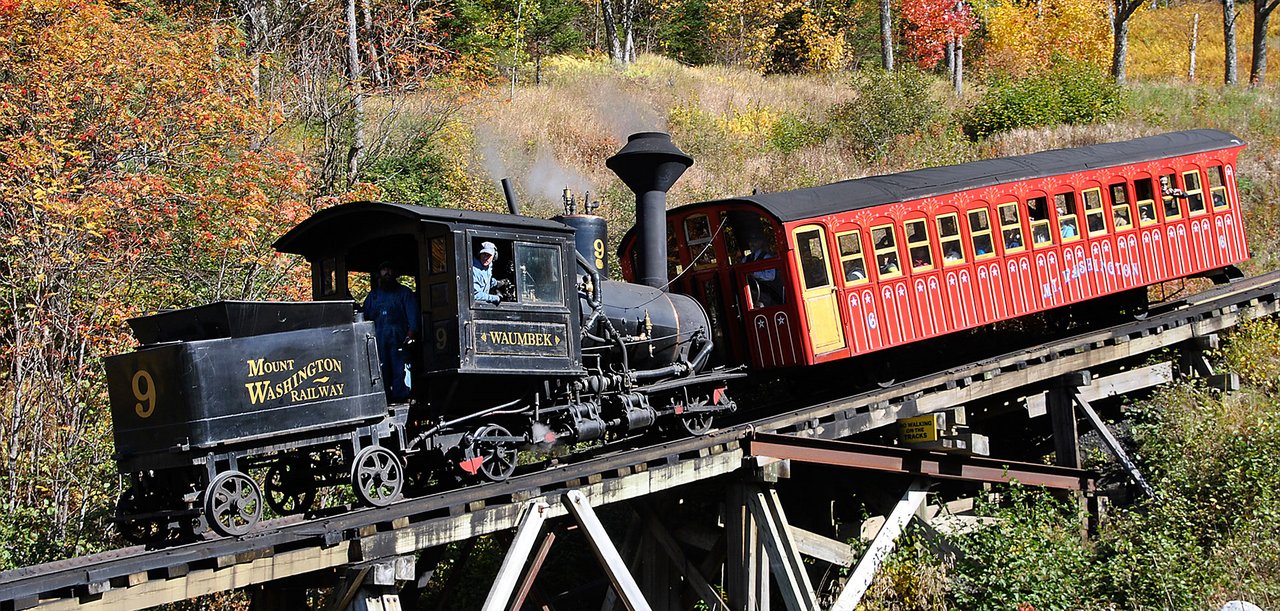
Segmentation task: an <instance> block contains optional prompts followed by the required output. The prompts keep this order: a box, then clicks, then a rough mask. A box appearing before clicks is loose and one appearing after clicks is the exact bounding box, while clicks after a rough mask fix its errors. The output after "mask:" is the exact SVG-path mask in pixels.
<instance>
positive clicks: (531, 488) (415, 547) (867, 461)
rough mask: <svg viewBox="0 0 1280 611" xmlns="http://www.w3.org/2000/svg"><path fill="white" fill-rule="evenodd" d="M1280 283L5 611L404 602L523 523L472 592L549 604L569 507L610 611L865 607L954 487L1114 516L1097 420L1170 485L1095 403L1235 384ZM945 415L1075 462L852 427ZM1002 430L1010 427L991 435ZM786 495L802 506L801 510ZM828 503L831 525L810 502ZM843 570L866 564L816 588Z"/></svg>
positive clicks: (77, 571) (1200, 297)
mask: <svg viewBox="0 0 1280 611" xmlns="http://www.w3.org/2000/svg"><path fill="white" fill-rule="evenodd" d="M1278 298H1280V272H1277V273H1271V274H1267V275H1264V276H1259V277H1255V278H1248V279H1244V280H1240V281H1237V282H1234V283H1231V284H1229V285H1223V286H1219V287H1215V288H1213V289H1211V290H1209V291H1206V292H1204V293H1200V294H1197V295H1194V296H1191V297H1188V298H1186V299H1184V300H1182V301H1179V302H1176V303H1175V304H1172V305H1171V306H1170V307H1168V308H1166V309H1165V310H1163V311H1157V312H1153V313H1152V314H1151V315H1150V316H1149V317H1148V318H1147V319H1145V320H1141V321H1135V322H1132V323H1128V324H1123V325H1119V326H1116V327H1111V328H1108V329H1103V330H1098V331H1092V332H1089V333H1085V334H1083V335H1078V336H1074V337H1070V338H1067V339H1062V340H1058V341H1054V342H1051V343H1048V344H1045V345H1041V346H1038V347H1035V348H1031V349H1026V350H1021V351H1018V352H1015V353H1010V354H1006V355H1003V356H999V357H995V358H989V359H986V360H982V361H978V362H973V363H969V364H967V365H963V366H960V367H953V368H949V369H947V370H945V371H938V372H936V373H933V374H931V375H927V376H923V377H920V378H917V379H914V380H911V381H908V382H904V383H901V384H898V385H896V386H893V387H891V388H885V389H877V390H874V391H871V392H865V393H862V394H859V395H856V396H851V397H846V398H842V399H839V400H834V401H827V402H823V403H821V404H816V405H811V406H808V407H804V408H801V409H797V410H793V411H788V412H787V413H785V414H781V415H775V416H769V417H764V418H759V419H756V420H754V421H749V422H743V423H741V424H736V425H726V426H724V427H723V428H721V429H719V430H716V431H713V432H712V433H711V434H708V435H705V436H702V437H697V438H687V439H679V440H675V441H667V442H663V443H658V444H656V445H649V446H646V447H641V448H638V449H628V450H625V451H613V452H610V453H607V454H601V455H596V456H590V457H587V458H583V459H573V460H574V462H570V463H567V464H559V465H555V466H551V467H547V468H542V469H541V470H537V471H533V472H529V473H525V474H523V475H519V476H517V477H514V478H512V479H510V480H508V481H505V482H502V483H497V484H488V485H477V486H472V487H468V488H463V489H459V490H454V491H449V492H443V493H439V494H432V495H429V496H424V497H419V498H413V499H407V500H404V501H401V502H398V503H395V504H393V505H391V506H388V507H383V508H378V509H360V510H355V511H350V512H347V513H342V514H339V515H333V516H328V517H315V518H307V519H304V518H302V517H301V516H293V517H290V518H283V519H279V520H273V521H268V522H265V523H263V524H262V525H261V527H260V528H259V529H257V530H255V531H254V532H252V533H250V534H249V535H246V536H243V537H240V538H234V539H226V538H224V539H212V540H205V541H199V542H194V543H189V544H185V545H179V546H175V547H171V548H165V549H158V550H148V549H144V548H142V547H131V548H124V549H118V550H113V551H110V552H105V553H101V554H95V555H92V556H85V557H80V558H72V559H68V560H63V561H58V562H53V563H49V564H44V565H38V566H31V567H25V568H21V569H17V570H13V571H9V572H5V573H0V611H10V610H14V611H16V610H21V609H33V608H38V609H72V608H77V609H137V608H145V607H149V606H153V605H159V604H163V603H168V602H174V601H180V600H184V599H188V598H192V597H196V596H200V595H204V594H210V593H215V592H221V591H226V590H231V589H237V588H247V589H249V590H250V592H252V605H253V608H255V609H298V608H303V607H304V605H305V604H306V602H305V598H304V593H305V591H306V588H317V587H327V588H329V590H328V592H329V595H328V597H327V599H326V600H325V602H324V606H325V608H329V609H335V610H343V609H359V610H363V609H387V610H395V609H400V608H401V602H400V599H399V594H398V593H399V592H400V591H401V589H402V588H408V589H409V590H410V591H416V590H417V588H419V587H421V586H423V585H425V584H426V583H428V582H429V581H430V580H431V579H432V577H433V576H434V574H435V569H436V567H437V564H436V563H437V562H438V561H439V558H440V557H441V552H440V550H442V549H443V546H445V545H446V544H449V543H453V542H461V541H467V540H471V539H474V538H475V537H478V536H480V535H485V534H489V533H495V532H498V531H503V530H508V529H516V532H515V534H514V536H513V538H512V543H511V545H510V547H509V549H508V552H507V556H506V558H505V560H504V562H503V564H502V566H501V568H500V569H499V571H498V574H497V576H496V577H495V579H494V581H493V583H491V584H482V585H479V586H477V585H475V584H471V585H470V586H469V587H471V588H473V589H474V588H484V589H487V590H488V597H487V600H486V602H485V604H484V608H485V609H494V610H505V609H518V608H523V607H525V606H533V607H536V608H542V605H541V603H537V604H534V603H536V602H537V601H538V600H540V599H539V596H541V595H540V594H539V592H538V587H537V583H538V582H537V577H538V574H539V570H540V568H541V566H542V564H543V561H544V560H545V559H546V558H547V556H548V553H549V550H550V549H551V548H552V547H553V546H552V543H553V542H554V541H555V539H556V537H557V534H559V535H560V536H562V537H563V536H564V533H565V528H566V526H565V525H566V524H570V521H569V520H564V519H560V518H562V517H565V516H572V523H574V524H576V528H577V530H579V531H580V533H581V535H582V536H584V537H585V539H586V541H587V542H588V543H589V544H590V546H591V548H592V550H593V551H594V553H595V556H596V558H597V559H598V560H599V561H600V565H601V567H602V570H603V574H604V575H605V576H606V577H607V578H608V581H609V582H610V584H611V585H612V587H610V588H603V587H602V588H599V589H598V590H596V591H597V592H600V591H604V592H606V594H605V596H604V598H605V600H604V601H603V607H602V608H604V609H612V608H614V607H623V608H628V609H679V608H689V607H690V606H691V605H692V603H693V601H697V600H702V601H705V603H706V604H707V605H708V606H709V607H710V608H715V609H733V610H740V609H741V610H745V609H769V608H774V607H785V608H787V609H816V608H820V607H828V608H831V609H848V610H851V609H853V608H854V606H855V605H856V603H857V601H858V599H859V598H860V597H861V595H862V594H863V592H864V591H865V590H866V588H867V587H868V585H869V584H870V582H871V579H872V577H873V576H874V574H875V571H876V570H877V568H878V566H879V563H880V561H881V560H882V559H883V558H884V557H886V556H887V555H888V552H889V551H890V550H891V549H892V547H893V545H894V541H895V539H896V538H897V536H898V535H899V534H900V533H901V532H902V530H903V529H904V527H905V526H906V525H907V523H908V522H910V521H911V520H912V519H913V518H914V519H917V520H919V522H920V523H921V524H922V526H923V528H924V529H925V532H926V533H928V532H929V529H930V526H928V524H929V522H928V520H927V519H926V518H927V517H928V516H929V515H931V514H933V513H936V512H937V511H939V510H940V509H942V508H934V507H930V506H929V505H928V501H927V495H926V492H927V490H928V488H929V486H930V485H934V484H935V483H936V482H947V481H960V482H975V483H985V482H1005V481H1009V480H1015V479H1016V480H1018V481H1019V482H1022V483H1024V484H1028V485H1037V486H1045V487H1048V488H1053V489H1061V490H1065V491H1075V493H1076V495H1077V497H1078V498H1079V499H1080V502H1082V503H1087V504H1089V505H1090V506H1091V507H1092V508H1094V509H1096V506H1097V504H1098V503H1097V501H1098V496H1097V495H1096V494H1095V489H1094V486H1095V479H1096V478H1095V475H1094V474H1092V473H1090V472H1087V471H1084V470H1081V469H1080V468H1079V467H1080V450H1079V446H1078V443H1079V439H1080V433H1081V431H1080V430H1079V428H1078V427H1081V426H1083V427H1086V428H1090V429H1093V430H1096V431H1097V432H1098V433H1099V435H1100V438H1101V439H1102V441H1103V444H1104V445H1105V446H1106V447H1107V448H1108V449H1110V450H1111V451H1112V453H1113V455H1114V456H1115V457H1116V459H1117V461H1118V462H1119V463H1120V464H1121V465H1122V467H1123V468H1124V469H1125V471H1126V472H1127V474H1128V476H1129V477H1130V478H1131V480H1132V483H1133V485H1132V488H1133V489H1134V490H1138V491H1142V492H1148V493H1149V492H1150V487H1149V486H1148V485H1147V483H1146V482H1145V481H1144V480H1143V479H1142V476H1141V474H1140V473H1139V471H1138V470H1137V469H1136V468H1135V467H1134V466H1133V465H1132V463H1130V462H1129V460H1128V458H1127V457H1126V456H1125V455H1124V452H1123V450H1122V449H1121V446H1120V444H1119V443H1118V442H1117V441H1116V439H1115V438H1114V437H1113V436H1112V435H1111V433H1110V432H1109V430H1108V429H1107V427H1106V426H1105V425H1104V424H1103V423H1102V421H1101V419H1100V418H1099V416H1098V414H1097V412H1096V411H1095V410H1094V408H1093V404H1094V403H1096V402H1099V401H1103V400H1106V399H1107V398H1109V397H1115V396H1120V395H1125V394H1128V393H1133V392H1137V391H1141V390H1143V389H1149V388H1151V387H1154V386H1157V385H1159V384H1163V383H1166V382H1169V381H1171V380H1174V379H1175V378H1177V377H1179V376H1201V377H1206V378H1209V382H1208V383H1209V384H1210V385H1212V386H1215V387H1219V388H1224V389H1228V390H1229V389H1231V388H1232V387H1233V385H1234V381H1233V379H1232V378H1233V376H1231V375H1230V374H1215V372H1213V371H1211V369H1210V367H1209V364H1208V361H1207V360H1206V359H1205V357H1204V356H1203V354H1202V352H1203V351H1204V350H1206V349H1210V348H1212V347H1213V346H1215V345H1216V343H1217V334H1218V333H1219V332H1220V331H1222V330H1224V329H1227V328H1230V327H1233V326H1235V325H1237V324H1239V323H1241V322H1243V321H1245V320H1248V319H1252V318H1258V317H1263V316H1271V315H1275V314H1276V313H1277V312H1278V311H1280V300H1278ZM957 408H959V409H957ZM926 414H947V415H948V417H949V418H950V420H951V422H952V423H953V424H954V423H955V422H956V420H958V416H963V417H964V418H965V421H967V423H968V424H969V425H970V426H971V427H973V428H975V429H977V430H983V427H984V426H990V427H991V428H992V429H994V428H998V427H999V426H1001V424H1000V423H1002V422H1006V421H1013V420H1016V421H1021V422H1043V421H1044V420H1046V419H1047V420H1048V422H1049V423H1050V426H1049V427H1041V428H1043V429H1045V430H1051V431H1052V439H1053V445H1054V450H1055V455H1056V457H1057V460H1058V463H1059V464H1057V465H1043V464H1032V463H1023V462H1016V461H1011V460H1004V459H995V458H987V457H983V456H977V455H973V454H974V452H970V453H968V454H966V455H960V454H956V453H944V452H936V451H929V450H923V449H907V448H904V447H895V446H888V445H873V444H865V443H853V442H849V441H840V440H842V439H846V438H849V437H851V436H854V435H858V434H862V433H868V432H872V431H876V430H878V429H884V430H885V431H890V430H893V429H889V428H886V427H889V426H890V425H894V424H895V423H897V422H898V421H899V420H901V419H904V418H910V417H915V416H921V415H926ZM1046 435H1047V433H1046ZM952 441H953V442H954V443H955V444H956V445H968V446H969V449H970V450H971V451H972V450H979V451H978V452H976V453H977V454H981V453H983V452H981V451H980V450H981V449H982V448H981V446H983V445H985V442H986V441H987V440H986V439H985V438H983V437H982V436H980V435H974V434H971V433H970V434H967V435H966V434H962V435H961V436H960V438H958V440H952ZM1000 441H1001V439H1000V438H999V437H996V436H993V437H992V441H991V443H992V444H993V445H994V444H996V443H998V442H1000ZM944 445H945V444H944ZM1015 445H1016V444H1015ZM998 450H999V451H998V452H995V453H996V454H998V455H1015V454H1016V451H1017V450H1016V449H1015V448H1013V447H1003V446H1001V447H999V448H998ZM814 477H816V478H818V480H814V479H810V480H809V481H819V480H820V481H821V482H822V483H823V485H817V486H815V485H808V486H792V487H790V488H788V486H787V482H788V480H789V478H791V479H802V478H814ZM691 484H698V485H697V486H691ZM948 485H949V484H948ZM855 488H856V491H857V492H858V493H860V494H861V495H862V496H864V497H868V498H872V499H873V500H872V501H871V502H872V503H873V504H874V503H875V502H876V499H874V497H876V496H879V497H882V498H880V499H878V500H879V502H880V504H881V505H882V506H883V509H884V512H883V513H884V514H886V517H885V518H884V519H883V520H882V522H883V524H882V526H881V527H880V528H879V532H878V534H875V535H874V537H873V540H872V543H871V544H870V547H869V549H867V551H866V552H865V553H864V554H862V556H861V558H858V557H855V554H854V551H853V549H852V548H851V547H850V546H849V545H847V544H845V543H843V542H842V541H841V539H847V537H845V536H844V535H845V534H847V533H837V532H834V531H833V530H832V529H831V524H830V523H831V512H832V509H831V508H832V504H833V499H834V498H835V496H836V495H840V494H843V495H845V496H848V495H849V494H851V493H852V492H854V489H855ZM789 495H790V496H792V497H794V498H792V499H788V498H787V497H788V496H789ZM784 500H791V501H793V502H792V503H790V504H789V506H790V507H791V508H792V511H791V516H790V517H791V520H788V515H787V513H786V512H784V510H783V505H784V503H783V501H784ZM699 503H701V505H699ZM605 505H615V506H616V507H614V508H611V509H610V511H629V512H632V514H631V515H632V517H633V518H634V519H631V520H628V522H629V523H630V526H629V528H628V529H627V530H626V532H613V533H610V532H607V531H606V530H605V528H604V527H603V526H602V524H601V522H600V520H599V519H597V517H596V514H595V511H594V509H593V508H600V507H602V506H605ZM814 512H816V513H817V514H819V515H818V517H817V518H814V516H812V515H802V514H810V513H814ZM695 514H696V515H695ZM708 515H710V519H709V520H708V519H707V516H708ZM691 516H693V517H691ZM694 518H699V519H694ZM800 524H805V525H810V526H811V527H813V528H812V529H811V530H810V529H805V528H801V527H800ZM556 525H559V526H556ZM1085 527H1087V526H1086V525H1082V528H1085ZM567 528H573V526H568V527H567ZM824 529H825V530H826V532H817V531H822V530H824ZM855 536H856V533H855ZM868 536H869V537H870V533H868ZM806 556H807V557H810V558H812V559H814V560H816V562H809V563H806V562H805V561H804V559H803V558H804V557H806ZM827 567H848V568H851V569H852V570H851V572H850V573H849V576H848V578H847V579H843V580H840V581H839V582H837V583H834V584H828V585H829V587H826V588H818V589H815V584H814V581H815V576H820V575H821V572H820V571H823V570H825V569H826V568H827ZM837 572H838V571H827V574H828V575H831V574H835V573H837ZM584 579H585V578H584ZM455 585H456V584H455ZM716 586H719V587H716ZM819 589H821V590H822V591H823V592H825V594H824V595H823V596H822V597H820V596H819V593H818V590H819ZM541 600H545V599H541ZM582 606H583V605H582V603H581V600H578V601H576V602H575V607H577V608H581V607H582ZM592 606H594V604H593V605H592Z"/></svg>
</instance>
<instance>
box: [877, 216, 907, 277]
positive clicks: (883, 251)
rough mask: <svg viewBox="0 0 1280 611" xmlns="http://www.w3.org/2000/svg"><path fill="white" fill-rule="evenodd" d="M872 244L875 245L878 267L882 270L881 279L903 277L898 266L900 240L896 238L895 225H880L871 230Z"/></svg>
mask: <svg viewBox="0 0 1280 611" xmlns="http://www.w3.org/2000/svg"><path fill="white" fill-rule="evenodd" d="M871 243H872V244H875V250H874V252H875V255H876V267H877V268H878V269H879V270H880V278H881V279H882V280H883V279H885V278H896V277H898V276H901V275H902V268H901V266H899V265H898V239H897V237H895V236H894V233H893V225H880V226H878V227H872V228H871Z"/></svg>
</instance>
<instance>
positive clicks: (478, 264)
mask: <svg viewBox="0 0 1280 611" xmlns="http://www.w3.org/2000/svg"><path fill="white" fill-rule="evenodd" d="M497 260H498V247H497V246H495V245H494V243H493V242H482V243H481V244H480V252H479V254H477V255H476V258H475V259H474V260H472V261H471V292H472V294H473V295H472V296H473V297H475V300H476V303H480V302H486V303H494V304H496V303H498V302H499V301H500V300H501V298H500V297H499V296H498V295H496V294H495V293H494V292H493V290H494V288H495V284H494V281H493V263H494V261H497Z"/></svg>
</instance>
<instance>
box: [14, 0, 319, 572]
mask: <svg viewBox="0 0 1280 611" xmlns="http://www.w3.org/2000/svg"><path fill="white" fill-rule="evenodd" d="M239 44H240V42H239V39H238V38H237V36H236V33H235V32H234V31H233V30H230V29H227V28H224V27H214V26H202V27H190V26H186V25H183V24H179V23H173V22H169V23H163V22H161V23H157V19H156V15H154V14H152V15H148V16H147V17H146V18H144V17H143V16H141V15H138V14H134V13H132V12H130V11H129V10H125V9H117V8H111V7H110V6H108V5H107V4H105V3H99V2H93V1H88V2H78V1H74V0H23V1H21V2H7V3H4V4H0V201H3V202H4V207H3V208H0V236H3V240H4V241H3V243H0V318H2V319H3V323H0V366H2V367H3V369H2V370H0V410H2V411H0V439H2V440H3V441H2V442H0V464H2V465H3V468H2V470H0V486H2V487H3V488H2V489H3V499H0V508H2V509H0V515H2V516H3V517H0V538H4V539H7V540H9V541H12V542H13V545H9V546H6V547H7V548H8V549H7V551H5V552H0V566H3V565H9V564H12V563H15V562H18V563H27V562H31V561H35V560H40V559H44V558H49V557H55V556H58V555H63V554H65V553H66V552H69V551H83V549H84V548H85V547H86V546H88V547H91V546H94V545H104V544H106V543H107V541H105V540H104V539H103V537H102V535H101V532H102V528H103V527H104V520H105V518H106V516H105V515H103V509H104V508H106V507H110V504H111V499H112V498H114V496H115V495H116V493H117V490H116V482H115V480H114V474H113V473H112V469H111V467H110V465H111V463H112V461H111V460H110V455H111V445H110V440H109V423H110V418H109V415H108V414H107V413H106V405H105V398H104V397H103V396H102V389H103V386H102V384H101V376H102V372H101V365H100V357H101V356H103V355H105V354H109V353H111V352H113V351H119V350H121V349H123V347H124V346H125V339H126V334H125V328H124V326H123V324H122V323H123V320H124V319H125V318H126V317H129V316H134V315H138V314H143V313H146V312H148V311H152V310H154V309H157V308H163V307H175V306H185V305H190V304H192V303H195V302H199V301H205V300H211V299H218V298H260V297H266V296H269V295H274V294H278V291H275V290H274V287H276V286H279V285H280V284H281V283H280V280H281V277H282V276H283V275H286V274H288V273H289V271H288V268H287V266H286V265H285V264H284V263H283V262H282V260H279V259H277V258H276V256H275V255H274V253H273V252H272V251H271V249H270V248H269V244H270V241H271V240H272V239H273V238H274V236H276V235H278V233H279V232H280V230H281V228H283V227H285V226H288V225H290V224H292V223H294V222H296V221H297V220H299V219H300V218H302V216H304V215H305V214H307V213H308V212H309V211H310V208H311V204H308V203H307V198H306V197H305V195H306V193H305V191H306V189H307V187H308V184H309V177H308V171H307V168H306V166H305V165H304V164H303V163H302V162H301V161H300V160H299V159H298V158H296V157H295V156H294V155H292V154H290V153H286V152H282V151H279V150H275V149H273V148H271V147H269V146H264V145H263V144H262V142H263V140H262V137H261V135H262V134H264V133H266V130H267V128H268V127H270V125H271V123H272V121H273V120H274V118H273V117H272V115H271V113H270V112H267V111H266V110H265V109H263V108H261V107H259V105H258V103H257V101H256V100H255V99H254V97H253V95H252V93H251V88H250V87H249V82H248V81H247V75H248V74H249V70H248V69H247V68H246V66H245V64H244V61H243V59H242V58H240V57H239V56H238V54H237V52H236V50H237V49H238V48H239ZM49 516H52V530H51V531H50V532H45V533H39V532H38V531H33V530H32V529H31V528H30V526H31V524H32V523H33V521H35V520H40V521H41V523H42V524H45V525H48V522H47V521H45V520H47V518H48V517H49ZM46 527H47V526H46ZM82 533H90V534H89V536H85V537H82V536H81V534H82ZM90 541H92V542H93V543H89V542H90ZM5 553H7V554H11V556H9V557H5V556H4V554H5Z"/></svg>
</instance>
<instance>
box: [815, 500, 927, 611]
mask: <svg viewBox="0 0 1280 611" xmlns="http://www.w3.org/2000/svg"><path fill="white" fill-rule="evenodd" d="M926 498H928V484H927V482H926V481H925V480H923V479H917V480H915V481H913V482H911V485H910V486H909V487H908V488H907V492H906V494H904V495H902V500H901V501H899V502H898V506H897V507H895V508H894V509H893V513H890V514H889V519H887V520H885V523H884V526H882V527H880V532H879V533H877V534H876V538H875V540H874V541H872V542H871V546H870V547H868V548H867V551H866V553H865V554H863V555H862V559H861V560H859V561H858V566H857V568H855V569H854V570H853V574H852V575H850V576H849V581H847V582H845V584H844V589H842V590H841V591H840V596H838V597H836V602H835V603H833V604H832V605H831V611H853V609H854V608H856V607H857V606H858V601H860V600H862V595H863V594H866V592H867V588H869V587H871V581H872V579H874V578H875V575H876V571H877V570H879V568H880V564H881V563H882V562H884V559H885V558H888V557H889V554H890V553H892V552H893V548H894V546H895V545H896V544H897V540H898V536H899V535H901V534H902V530H903V528H905V527H906V525H907V522H909V521H911V518H912V517H913V516H915V515H916V512H917V511H919V510H920V508H921V507H922V506H924V502H925V499H926Z"/></svg>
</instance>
